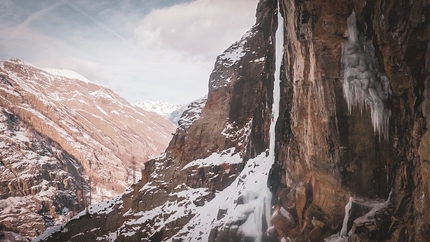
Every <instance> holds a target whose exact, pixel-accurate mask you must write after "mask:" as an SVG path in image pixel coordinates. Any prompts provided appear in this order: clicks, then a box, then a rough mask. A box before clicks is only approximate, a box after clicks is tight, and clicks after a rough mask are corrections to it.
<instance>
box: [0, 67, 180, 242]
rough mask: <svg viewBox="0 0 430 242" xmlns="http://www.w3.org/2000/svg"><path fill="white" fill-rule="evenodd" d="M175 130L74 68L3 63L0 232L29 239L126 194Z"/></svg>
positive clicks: (0, 73) (0, 81) (0, 69)
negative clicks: (89, 208) (47, 67)
mask: <svg viewBox="0 0 430 242" xmlns="http://www.w3.org/2000/svg"><path fill="white" fill-rule="evenodd" d="M174 129H175V127H174V125H173V124H171V123H170V122H169V121H167V120H165V119H163V118H161V117H159V116H158V115H156V114H153V113H149V112H145V111H143V110H140V109H136V108H134V107H133V106H131V105H130V104H129V103H128V102H127V101H126V100H125V99H123V98H121V97H120V96H118V95H117V94H116V93H114V92H112V91H111V90H109V89H107V88H104V87H102V86H99V85H97V84H95V83H92V82H90V81H88V80H86V79H85V78H84V77H82V76H80V75H78V74H77V73H74V72H70V71H66V70H53V69H40V68H37V67H35V66H32V65H30V64H28V63H26V62H24V61H20V60H11V61H0V174H1V176H0V236H2V234H5V238H6V239H7V240H10V241H14V240H18V241H19V240H27V239H31V238H34V237H36V236H37V235H39V234H41V233H43V231H44V230H45V229H46V228H47V227H50V226H53V225H55V224H63V223H65V222H67V221H68V219H70V218H71V217H73V216H74V215H76V214H77V213H79V212H80V211H82V210H84V209H85V207H86V206H88V205H89V204H90V201H91V202H92V203H95V202H100V201H101V200H106V199H110V198H112V197H114V196H116V195H118V194H120V193H122V192H124V191H125V188H126V187H128V186H130V185H131V184H132V183H133V181H137V180H138V179H139V178H140V169H141V168H142V167H143V166H144V164H143V163H144V162H145V161H147V160H149V159H150V158H152V157H154V156H157V155H158V154H160V153H161V152H162V151H164V149H165V148H166V147H167V145H168V142H169V140H170V138H171V132H173V131H174ZM90 179H91V182H90ZM90 186H91V189H90ZM90 190H91V193H90ZM90 194H91V195H90ZM9 237H10V238H9ZM15 238H16V239H15ZM0 240H1V238H0Z"/></svg>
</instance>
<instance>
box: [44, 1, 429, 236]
mask: <svg viewBox="0 0 430 242" xmlns="http://www.w3.org/2000/svg"><path fill="white" fill-rule="evenodd" d="M429 11H430V3H429V2H428V1H424V0H419V1H408V0H405V1H385V0H374V1H365V0H351V1H343V0H332V1H325V0H314V1H311V0H307V1H305V0H296V1H293V0H279V1H275V0H261V1H260V2H259V3H258V6H257V13H256V23H255V25H254V26H253V27H252V28H251V29H250V30H249V31H248V32H247V33H246V34H245V35H244V36H243V37H242V39H240V40H239V41H238V42H236V43H234V44H233V45H231V46H230V47H229V48H228V49H227V50H226V51H225V52H224V53H223V54H221V55H220V56H218V58H217V60H216V62H215V67H214V70H213V72H212V74H211V76H210V78H209V92H208V96H207V99H204V100H201V101H199V102H198V103H196V104H195V105H194V106H193V105H191V106H190V108H189V109H188V110H186V111H185V112H184V114H183V117H189V118H188V119H187V120H188V121H189V122H185V123H183V124H184V125H181V121H179V124H180V126H179V127H178V129H177V130H176V133H175V134H174V136H173V139H172V140H171V141H170V144H169V146H168V148H167V149H166V151H165V152H164V153H163V154H162V155H160V156H159V157H157V158H155V159H152V160H150V161H148V162H146V163H145V167H144V169H143V171H142V179H141V180H140V181H139V182H138V183H136V184H134V185H133V186H132V187H131V188H129V189H128V190H127V191H126V192H125V193H124V194H123V195H121V196H119V197H117V198H115V199H113V200H111V201H110V202H107V203H104V204H99V205H93V206H91V207H90V208H89V209H88V211H87V212H85V211H84V212H82V213H80V214H78V215H77V216H76V217H74V218H73V219H72V220H70V221H69V222H68V223H66V224H65V225H62V226H57V227H54V228H52V229H51V230H50V231H47V232H45V233H44V234H43V235H42V236H40V237H38V238H37V239H36V241H142V240H143V241H211V242H212V241H216V242H221V241H255V240H257V241H324V240H325V239H326V241H429V240H430V227H429V224H430V210H429V209H428V204H430V198H429V194H430V184H429V182H430V163H429V162H430V134H429V133H428V124H429V123H430V102H429V98H430V87H429V85H430V77H429V71H430V60H429V58H430V50H429V48H428V42H429V39H430V18H429ZM278 12H279V13H280V14H281V16H282V18H278ZM278 20H280V21H282V23H279V22H278ZM278 26H279V27H281V28H282V29H283V32H282V33H283V34H282V36H283V38H282V39H283V40H282V43H283V44H282V45H283V49H284V51H283V52H282V62H281V68H280V73H279V75H280V83H279V89H280V90H279V93H280V96H279V111H276V112H275V113H276V115H278V114H279V117H278V118H277V120H276V123H275V125H276V127H275V130H274V132H273V133H274V135H275V139H274V150H273V151H274V152H273V156H274V163H273V165H272V164H271V161H270V156H271V151H270V150H269V147H270V141H271V140H270V133H271V132H270V125H271V114H272V113H273V112H274V111H275V110H276V109H277V108H272V107H275V106H276V105H275V104H274V101H276V104H277V103H278V99H277V98H275V97H274V94H273V93H274V92H273V91H274V89H275V88H274V87H275V85H277V84H275V70H276V64H275V63H276V61H275V58H276V55H279V52H277V51H276V42H277V41H276V37H275V35H276V32H277V29H278ZM278 42H279V41H278ZM272 109H274V110H272ZM190 117H194V118H190ZM272 141H273V139H272ZM267 187H269V188H270V192H271V193H272V194H271V196H272V199H271V203H272V204H271V205H272V206H271V207H270V211H269V209H267V207H268V206H265V207H264V206H263V207H264V209H261V204H262V201H263V200H264V199H263V197H264V196H265V195H264V191H265V190H266V189H267ZM258 208H260V209H258ZM268 213H270V214H268ZM267 215H270V221H268V220H267V219H266V217H267Z"/></svg>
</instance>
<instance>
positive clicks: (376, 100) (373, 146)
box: [275, 0, 430, 241]
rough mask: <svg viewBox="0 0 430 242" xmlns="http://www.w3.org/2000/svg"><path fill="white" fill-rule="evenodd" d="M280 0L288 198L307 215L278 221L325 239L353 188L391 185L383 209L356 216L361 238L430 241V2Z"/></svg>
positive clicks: (301, 237)
mask: <svg viewBox="0 0 430 242" xmlns="http://www.w3.org/2000/svg"><path fill="white" fill-rule="evenodd" d="M280 3H281V12H282V13H283V16H284V17H285V19H284V20H285V28H284V30H285V36H284V37H285V54H284V62H283V63H284V75H282V76H281V78H283V80H282V82H281V100H282V101H281V104H280V109H281V110H280V117H279V119H278V124H277V138H276V140H277V158H276V162H277V163H276V164H277V165H276V166H277V170H278V171H279V172H280V173H282V179H281V180H280V185H279V187H280V188H279V189H278V192H277V197H278V200H279V201H278V203H277V205H278V206H280V207H283V208H285V209H290V210H293V211H294V214H297V217H295V222H296V226H293V227H291V226H290V224H288V223H284V224H282V223H281V224H279V225H276V224H275V227H276V228H277V229H278V232H279V236H280V237H285V238H287V237H289V238H294V239H297V241H308V240H311V241H321V240H322V239H323V238H325V237H328V236H329V235H331V234H335V233H339V232H340V231H341V228H342V226H343V224H344V223H343V220H344V217H345V209H344V208H345V204H346V203H347V202H348V200H349V197H351V196H352V197H360V198H362V199H368V200H369V202H370V201H378V202H381V201H380V200H379V199H382V200H385V199H387V198H388V194H389V192H390V191H391V190H392V196H391V199H390V202H391V205H389V206H388V205H387V208H384V209H385V210H384V211H383V212H381V211H379V212H377V213H374V214H373V215H372V216H370V215H369V217H371V218H369V220H368V221H366V222H363V220H359V221H356V222H353V220H354V218H352V217H351V218H350V219H349V220H348V223H346V224H347V228H345V230H346V231H350V230H351V231H352V233H353V235H351V237H350V239H353V241H385V240H387V241H428V240H429V239H430V228H429V227H428V224H429V219H430V216H429V213H430V211H429V209H428V208H425V207H424V206H425V205H424V204H428V203H429V202H430V200H429V198H428V194H429V192H430V190H429V187H430V186H429V185H430V184H429V178H430V177H429V174H430V173H429V172H428V171H429V169H428V165H427V164H428V161H429V160H430V156H429V152H428V150H430V146H429V142H428V132H427V130H428V119H429V118H428V116H429V111H428V110H429V101H428V97H429V96H428V93H429V84H428V82H429V71H428V70H430V66H429V65H430V62H429V57H430V54H429V48H428V41H429V31H430V30H429V27H428V26H429V24H430V22H429V21H430V19H429V18H428V17H427V16H426V14H427V13H428V11H429V10H428V9H429V3H427V2H425V1H402V2H387V1H373V2H369V1H360V0H357V1H352V2H346V1H331V2H326V1H289V0H283V1H280ZM375 203H377V202H375ZM352 210H354V207H353V209H352ZM354 211H357V210H354ZM359 213H361V215H360V216H362V215H364V214H365V213H366V212H357V214H356V215H354V216H356V217H355V218H357V216H358V214H359ZM384 214H385V215H384ZM313 220H317V221H321V222H323V224H324V226H316V225H314V223H313V222H312V221H313ZM365 224H366V225H365ZM351 228H352V229H351ZM338 239H339V238H338ZM346 239H347V238H346Z"/></svg>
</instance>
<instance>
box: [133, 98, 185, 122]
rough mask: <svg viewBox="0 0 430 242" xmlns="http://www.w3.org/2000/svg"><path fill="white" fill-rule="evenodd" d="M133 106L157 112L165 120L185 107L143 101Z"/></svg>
mask: <svg viewBox="0 0 430 242" xmlns="http://www.w3.org/2000/svg"><path fill="white" fill-rule="evenodd" d="M133 105H134V106H137V107H140V108H143V109H144V110H146V111H150V112H155V113H157V114H159V115H160V116H163V117H165V118H168V117H169V116H170V114H171V113H172V112H174V111H176V110H178V109H180V108H181V107H183V106H184V105H182V104H171V103H168V102H163V101H143V102H137V103H135V104H133Z"/></svg>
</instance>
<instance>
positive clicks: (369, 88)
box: [342, 12, 391, 140]
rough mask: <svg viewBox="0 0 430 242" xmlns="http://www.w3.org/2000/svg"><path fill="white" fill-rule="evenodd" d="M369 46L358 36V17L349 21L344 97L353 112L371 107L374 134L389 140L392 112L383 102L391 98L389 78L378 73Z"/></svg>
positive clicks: (344, 50) (343, 52) (350, 17)
mask: <svg viewBox="0 0 430 242" xmlns="http://www.w3.org/2000/svg"><path fill="white" fill-rule="evenodd" d="M374 53H375V50H374V47H373V45H372V44H371V43H370V42H365V41H361V40H360V38H359V36H358V31H357V25H356V17H355V13H354V12H353V13H352V14H351V15H350V16H349V17H348V42H346V43H345V44H344V46H343V48H342V69H343V93H344V96H345V99H346V102H347V104H348V110H349V112H351V110H352V108H353V106H358V107H359V108H360V110H362V109H363V107H366V106H368V107H370V112H371V119H372V124H373V128H374V131H375V133H378V134H379V137H383V138H384V139H385V140H387V139H388V127H389V120H390V115H391V112H390V110H388V109H386V107H385V104H384V102H386V101H387V99H388V95H389V94H390V84H389V80H388V78H387V76H385V75H384V74H383V73H381V72H379V71H378V69H377V64H376V61H375V57H374Z"/></svg>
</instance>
